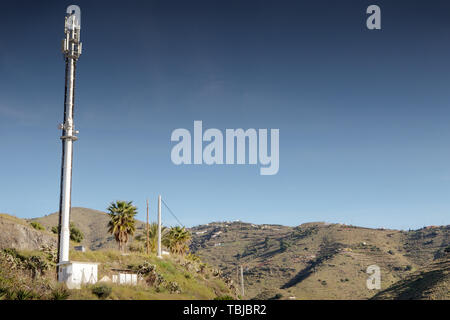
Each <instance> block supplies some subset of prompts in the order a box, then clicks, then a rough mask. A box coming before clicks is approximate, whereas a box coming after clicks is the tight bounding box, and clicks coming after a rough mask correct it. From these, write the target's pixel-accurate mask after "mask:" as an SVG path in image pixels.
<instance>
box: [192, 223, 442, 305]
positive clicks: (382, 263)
mask: <svg viewBox="0 0 450 320" xmlns="http://www.w3.org/2000/svg"><path fill="white" fill-rule="evenodd" d="M192 232H193V235H194V239H193V242H192V245H191V250H192V251H193V252H195V253H196V254H198V255H199V256H200V257H201V258H202V259H203V260H204V261H206V262H208V263H210V264H212V265H214V266H217V267H219V268H220V269H221V270H222V271H223V272H224V274H226V275H229V276H230V277H232V278H233V279H234V280H235V281H236V280H238V278H237V267H238V266H239V265H243V266H244V278H245V286H246V297H247V298H253V297H257V298H272V297H274V296H277V297H278V298H280V297H283V298H289V297H290V298H291V299H368V298H371V297H372V296H374V295H375V294H376V293H377V292H376V290H369V289H367V288H366V279H367V277H368V274H366V268H367V267H368V266H369V265H373V264H375V265H378V266H379V267H380V269H381V282H382V283H381V288H382V289H386V288H388V287H390V286H392V285H393V284H395V283H397V282H398V281H400V280H403V279H405V278H407V277H408V276H411V275H412V274H413V273H414V272H415V271H416V270H419V269H422V268H425V267H427V266H429V265H430V264H432V263H433V262H434V260H435V259H438V258H439V257H441V256H442V254H443V252H444V250H445V248H447V247H448V246H449V245H450V237H449V233H450V226H446V227H430V228H424V229H420V230H415V231H409V232H406V231H398V230H386V229H368V228H360V227H354V226H347V225H341V224H327V223H307V224H303V225H300V226H298V227H295V228H292V227H285V226H278V225H255V224H249V223H242V222H232V223H230V222H229V223H225V222H218V223H210V224H208V225H203V226H197V227H195V228H193V229H192ZM444 286H446V288H447V289H448V288H449V286H448V284H444Z"/></svg>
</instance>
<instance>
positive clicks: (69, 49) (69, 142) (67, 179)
mask: <svg viewBox="0 0 450 320" xmlns="http://www.w3.org/2000/svg"><path fill="white" fill-rule="evenodd" d="M66 13H67V15H66V18H65V26H64V33H65V39H64V40H63V41H62V52H63V54H64V59H65V63H66V73H65V96H64V123H62V124H61V125H60V129H61V130H62V136H61V140H62V164H61V194H60V203H59V237H58V262H59V263H63V262H66V261H69V244H70V229H69V224H70V210H71V193H72V160H73V142H74V141H76V140H77V137H76V136H75V135H76V134H77V133H78V131H76V130H75V126H74V121H73V109H74V101H75V69H76V64H77V61H78V58H79V57H80V55H81V42H80V28H81V12H80V8H79V7H78V6H75V5H71V6H69V7H68V8H67V11H66Z"/></svg>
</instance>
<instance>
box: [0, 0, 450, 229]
mask: <svg viewBox="0 0 450 320" xmlns="http://www.w3.org/2000/svg"><path fill="white" fill-rule="evenodd" d="M69 4H78V5H79V6H80V7H81V11H82V30H81V39H82V42H83V50H84V52H83V54H82V56H81V58H80V61H79V64H78V68H77V83H76V102H75V125H76V127H77V129H78V130H80V134H79V140H78V141H77V142H76V143H75V150H74V171H73V199H72V205H73V206H82V207H89V208H93V209H98V210H105V209H106V207H107V206H108V203H109V202H111V201H113V200H117V199H122V200H133V201H134V203H135V204H136V205H137V207H138V209H139V216H138V218H140V219H142V220H144V219H145V200H146V198H147V197H148V198H149V199H150V205H151V214H152V218H155V216H156V211H155V209H156V206H155V205H156V200H157V195H158V194H162V195H163V198H164V200H165V201H166V202H167V204H168V205H169V206H170V207H171V209H172V210H173V212H174V213H175V214H176V215H177V216H178V217H179V219H180V220H181V221H182V222H183V223H184V224H185V225H187V226H192V225H196V224H201V223H207V222H211V221H217V220H221V221H223V220H235V219H240V220H243V221H249V222H254V223H278V224H285V225H298V224H301V223H304V222H310V221H327V222H341V223H347V224H354V225H360V226H367V227H388V228H401V229H408V228H420V227H423V226H425V225H440V224H449V220H450V219H449V217H450V197H449V191H450V125H449V123H450V121H449V120H450V63H449V59H450V18H449V17H450V2H449V1H437V0H434V1H425V0H422V1H406V0H405V1H400V0H397V1H363V0H359V1H357V0H354V1H350V0H342V1H331V0H330V1H318V0H314V1H312V0H310V1H300V0H298V1H252V0H250V1H230V0H227V1H225V0H221V1H210V0H208V1H207V0H205V1H197V0H183V1H167V0H165V1H2V3H1V5H0V26H1V28H0V212H7V213H11V214H15V215H17V216H19V217H22V218H29V217H36V216H42V215H44V214H48V213H51V212H55V211H57V210H58V205H59V178H60V165H61V141H60V139H59V136H60V131H59V130H58V129H57V125H58V124H59V123H61V122H62V117H63V100H64V61H63V58H62V54H61V52H60V44H61V40H62V38H63V27H64V15H65V8H66V7H67V5H69ZM370 4H378V5H379V6H380V7H381V10H382V30H379V31H370V30H367V28H366V26H365V20H366V14H365V10H366V8H367V6H368V5H370ZM194 120H202V121H203V126H204V127H205V128H218V129H221V130H223V131H224V130H225V129H226V128H244V129H246V128H279V129H280V170H279V173H278V174H277V175H275V176H261V175H259V166H250V165H244V166H243V165H240V166H238V165H234V166H226V165H222V166H219V165H215V166H207V165H201V166H194V165H190V166H186V165H184V166H175V165H174V164H173V163H172V162H171V159H170V151H171V148H172V146H173V145H174V144H173V143H172V142H171V141H170V135H171V133H172V131H173V130H174V129H176V128H187V129H189V130H191V131H192V130H193V122H194ZM163 215H164V222H165V223H166V224H169V225H171V224H175V220H174V219H172V218H170V216H169V214H168V212H167V211H165V212H163Z"/></svg>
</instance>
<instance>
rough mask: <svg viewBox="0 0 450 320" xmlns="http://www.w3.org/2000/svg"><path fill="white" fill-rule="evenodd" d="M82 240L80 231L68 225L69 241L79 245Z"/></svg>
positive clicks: (82, 236)
mask: <svg viewBox="0 0 450 320" xmlns="http://www.w3.org/2000/svg"><path fill="white" fill-rule="evenodd" d="M83 239H84V235H83V233H82V232H81V230H80V229H78V228H77V227H75V225H74V224H73V223H71V224H70V240H73V241H75V242H78V243H80V242H81V241H82V240H83Z"/></svg>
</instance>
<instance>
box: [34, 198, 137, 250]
mask: <svg viewBox="0 0 450 320" xmlns="http://www.w3.org/2000/svg"><path fill="white" fill-rule="evenodd" d="M109 220H110V219H109V216H108V214H106V213H105V212H102V211H98V210H93V209H88V208H80V207H74V208H72V212H71V215H70V221H71V222H72V223H73V224H74V225H75V226H76V227H77V228H79V229H80V230H81V232H82V233H83V235H84V239H83V241H82V242H81V245H84V246H85V247H87V248H89V249H91V250H98V249H114V248H117V242H116V240H115V239H114V237H113V236H112V235H111V234H109V233H108V222H109ZM30 221H34V222H39V223H40V224H42V225H43V226H44V227H45V228H46V229H47V230H48V231H50V230H51V228H52V227H54V226H57V225H58V213H57V212H55V213H52V214H49V215H46V216H44V217H40V218H34V219H31V220H30ZM144 227H145V223H144V222H141V221H139V220H138V221H137V223H136V230H137V233H141V232H142V230H143V229H144Z"/></svg>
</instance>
